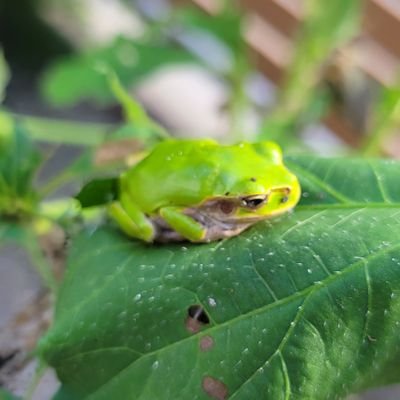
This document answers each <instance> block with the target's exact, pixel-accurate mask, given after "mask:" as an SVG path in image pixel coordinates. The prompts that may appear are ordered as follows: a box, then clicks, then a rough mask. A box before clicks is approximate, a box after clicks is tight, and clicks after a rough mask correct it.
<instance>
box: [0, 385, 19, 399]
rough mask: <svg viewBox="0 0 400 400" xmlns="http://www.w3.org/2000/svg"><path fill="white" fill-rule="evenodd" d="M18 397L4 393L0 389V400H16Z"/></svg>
mask: <svg viewBox="0 0 400 400" xmlns="http://www.w3.org/2000/svg"><path fill="white" fill-rule="evenodd" d="M18 399H19V397H16V396H13V395H12V394H11V393H9V392H6V391H5V390H3V389H1V388H0V400H18Z"/></svg>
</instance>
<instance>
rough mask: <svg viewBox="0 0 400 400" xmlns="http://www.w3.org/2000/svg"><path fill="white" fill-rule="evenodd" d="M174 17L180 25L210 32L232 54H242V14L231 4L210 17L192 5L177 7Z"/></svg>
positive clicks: (243, 44) (243, 43)
mask: <svg viewBox="0 0 400 400" xmlns="http://www.w3.org/2000/svg"><path fill="white" fill-rule="evenodd" d="M175 17H176V18H177V20H178V21H179V23H180V24H181V26H182V27H184V28H186V29H189V30H193V29H199V30H201V31H204V32H206V33H208V34H211V35H212V36H214V38H215V39H216V40H218V41H219V42H221V43H222V44H223V45H225V46H226V47H227V48H228V49H229V50H230V51H231V53H232V55H233V56H236V57H238V56H243V50H244V46H245V42H244V40H243V32H242V23H243V16H242V14H241V13H240V11H239V10H238V9H237V8H236V7H234V6H233V5H232V4H230V6H229V7H226V8H223V9H222V10H221V11H220V12H218V13H217V14H216V15H213V16H212V17H211V16H210V15H207V14H206V13H205V12H203V11H201V10H199V9H198V8H194V7H186V8H182V9H179V10H178V11H176V12H175ZM174 21H175V20H174Z"/></svg>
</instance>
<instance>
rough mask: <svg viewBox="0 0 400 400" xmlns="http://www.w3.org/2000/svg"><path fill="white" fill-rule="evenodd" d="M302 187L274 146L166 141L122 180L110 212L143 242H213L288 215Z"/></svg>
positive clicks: (132, 234) (122, 225)
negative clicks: (267, 220) (280, 215)
mask: <svg viewBox="0 0 400 400" xmlns="http://www.w3.org/2000/svg"><path fill="white" fill-rule="evenodd" d="M299 198H300V185H299V182H298V180H297V178H296V176H295V175H294V174H293V173H291V172H290V171H289V170H288V169H287V168H286V167H285V166H284V165H283V161H282V153H281V150H280V148H279V147H278V145H277V144H275V143H273V142H260V143H254V144H251V143H239V144H235V145H230V146H228V145H226V146H225V145H220V144H218V143H217V142H215V141H213V140H211V139H203V140H173V139H171V140H166V141H164V142H162V143H160V144H158V145H156V146H155V148H154V149H153V150H152V151H151V152H150V153H149V154H148V155H147V156H146V157H145V158H144V159H142V160H141V161H140V162H139V163H138V164H136V165H135V166H133V167H132V168H131V169H129V170H127V171H126V172H124V173H123V174H122V175H121V176H120V179H119V196H118V200H117V201H115V202H113V203H111V204H110V206H109V213H110V215H111V217H112V218H113V219H114V220H115V221H116V222H117V223H118V225H119V226H120V228H121V229H122V230H123V231H124V232H125V233H126V234H127V235H129V236H131V237H134V238H138V239H141V240H144V241H146V242H153V241H157V242H170V241H180V240H189V241H191V242H209V241H212V240H217V239H222V238H227V237H231V236H234V235H237V234H239V233H240V232H242V231H243V230H244V229H246V228H248V227H249V226H251V225H253V224H254V223H256V222H257V221H260V220H264V219H266V218H270V217H273V216H275V215H279V214H282V213H284V212H287V211H289V210H291V209H292V208H293V207H294V206H295V205H296V204H297V202H298V201H299Z"/></svg>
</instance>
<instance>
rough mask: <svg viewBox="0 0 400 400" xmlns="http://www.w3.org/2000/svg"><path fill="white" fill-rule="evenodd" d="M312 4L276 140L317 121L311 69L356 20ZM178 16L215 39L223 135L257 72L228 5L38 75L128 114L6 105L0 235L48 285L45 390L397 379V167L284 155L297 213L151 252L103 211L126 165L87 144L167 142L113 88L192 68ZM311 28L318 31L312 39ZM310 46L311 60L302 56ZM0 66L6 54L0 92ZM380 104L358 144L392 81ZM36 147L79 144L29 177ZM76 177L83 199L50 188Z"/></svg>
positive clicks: (385, 104)
mask: <svg viewBox="0 0 400 400" xmlns="http://www.w3.org/2000/svg"><path fill="white" fill-rule="evenodd" d="M310 4H311V5H313V6H314V7H316V8H315V10H314V11H315V13H311V14H312V15H313V16H314V18H315V19H312V20H311V21H310V22H309V25H306V29H305V33H303V35H304V36H303V40H304V41H303V44H302V45H299V48H298V52H297V57H296V58H295V62H294V64H293V66H292V69H291V75H290V78H289V79H288V80H287V82H288V83H287V85H286V89H285V91H284V92H283V93H284V94H283V95H282V103H281V105H280V106H279V105H278V106H277V108H276V111H275V112H274V113H273V114H272V116H271V118H270V119H269V120H266V122H265V124H264V127H263V129H261V130H260V132H259V136H258V137H268V138H271V137H274V138H276V139H279V140H280V141H281V142H282V143H283V144H284V145H287V144H288V143H289V142H291V141H292V140H293V135H294V133H293V129H294V127H296V126H298V124H299V121H300V122H302V121H313V120H318V119H319V118H321V115H322V114H323V112H322V111H321V109H320V108H318V110H317V112H314V111H315V109H314V108H313V107H314V105H315V104H316V103H318V104H321V102H322V103H324V102H325V101H326V102H327V103H329V101H330V100H329V99H326V98H325V94H326V93H325V92H324V90H322V89H321V87H320V85H319V83H318V82H317V81H318V79H317V80H315V79H314V78H315V76H319V71H320V69H321V63H324V62H325V60H326V59H327V57H329V56H330V54H331V52H332V50H333V49H334V48H335V47H336V46H338V45H340V44H341V43H343V41H344V40H347V39H348V38H349V37H351V35H352V33H353V32H354V30H355V27H357V24H358V13H357V12H356V7H357V6H358V5H357V4H356V2H354V3H353V2H350V3H349V2H344V1H341V2H337V3H335V5H330V6H329V7H333V8H334V11H335V12H332V13H331V14H330V17H331V18H329V21H326V20H325V19H324V18H325V17H326V15H325V14H324V13H323V9H322V8H321V6H320V5H319V3H318V2H310ZM335 7H338V8H337V9H335ZM346 7H347V8H346ZM346 10H347V11H346ZM343 11H346V12H344V13H343ZM343 16H344V17H343ZM323 17H324V18H323ZM321 18H322V19H321ZM176 21H181V23H182V24H186V25H187V26H188V27H191V28H196V29H203V30H206V31H208V32H210V33H212V34H214V35H216V36H217V37H218V38H219V40H221V41H222V42H223V43H225V45H226V46H227V48H229V49H230V51H231V54H232V55H233V57H232V60H233V62H232V63H231V64H230V68H228V70H225V71H213V72H214V73H215V74H217V75H218V76H219V77H220V78H221V79H224V80H226V82H229V83H230V88H231V98H230V101H229V102H228V103H229V104H228V106H229V107H228V109H229V110H230V116H231V121H232V127H233V128H232V129H233V130H234V131H235V132H234V135H232V136H233V137H232V138H231V139H232V140H235V139H236V138H237V137H238V132H239V131H240V128H238V127H240V125H241V122H240V115H241V113H242V112H243V110H244V109H245V108H246V107H247V106H248V105H249V104H251V101H250V100H249V99H248V97H247V94H246V91H245V90H244V87H245V81H246V79H247V77H248V76H249V74H251V71H252V67H251V65H250V62H249V61H248V59H247V58H245V56H244V55H245V50H244V47H243V46H244V43H243V41H242V39H241V31H240V29H241V26H242V19H241V18H240V16H239V15H238V14H237V12H236V11H235V10H233V11H232V10H229V9H226V8H225V9H223V11H222V12H221V14H219V15H218V16H217V17H215V19H214V20H210V19H209V17H208V16H206V15H204V14H201V13H199V12H198V11H187V10H185V11H183V12H177V13H176V14H174V15H172V16H170V19H168V20H167V21H162V23H149V30H148V31H147V32H146V35H145V36H144V38H143V39H142V41H140V42H139V43H132V41H131V40H128V39H126V38H123V37H121V38H119V39H116V40H115V42H113V43H112V44H111V45H110V46H108V47H106V48H104V49H99V50H96V49H93V50H91V51H89V52H88V53H87V54H78V55H75V56H73V57H70V58H69V59H68V60H64V61H60V62H59V63H57V64H56V65H55V66H53V67H52V68H51V69H49V70H48V72H47V74H46V75H45V78H44V80H43V82H42V87H43V91H44V93H45V95H46V96H47V98H48V99H50V100H51V101H52V102H54V103H57V104H60V105H66V104H72V103H74V102H76V101H78V100H81V99H83V98H87V97H93V98H95V99H97V101H99V102H103V103H107V102H112V101H115V100H116V101H117V102H118V103H119V104H120V105H121V106H122V108H123V111H124V116H125V120H124V122H123V123H121V124H120V125H119V126H112V125H102V124H100V125H98V124H82V123H78V122H65V121H57V120H54V121H52V120H47V119H43V118H33V117H28V116H17V115H14V114H12V113H10V112H9V111H8V110H6V109H5V108H4V107H3V108H2V109H1V110H0V237H1V243H2V244H4V243H7V242H10V241H14V242H17V243H19V244H21V246H23V247H25V248H26V249H27V250H28V252H29V254H30V255H31V256H32V260H33V263H34V265H36V266H37V268H38V272H39V274H40V275H41V276H42V278H43V280H44V282H45V283H46V284H47V285H48V286H49V287H50V288H51V289H52V290H53V292H54V295H55V298H56V311H55V320H54V324H53V326H52V328H51V329H50V331H49V332H48V333H47V334H46V335H45V336H44V338H43V339H42V340H41V342H40V344H39V347H38V350H37V354H38V355H39V357H40V358H41V359H42V360H45V361H46V362H47V363H48V364H49V365H50V366H52V367H54V368H55V369H56V371H57V374H58V376H59V378H60V380H61V383H62V387H61V389H60V391H59V393H58V394H57V395H56V397H55V398H57V399H64V400H65V399H71V400H79V399H83V398H89V399H103V398H104V399H109V398H123V399H125V398H126V399H129V398H132V399H165V398H168V399H169V398H181V399H193V398H198V399H209V398H216V399H225V398H231V399H251V398H264V399H273V400H277V399H298V400H305V399H336V398H342V397H343V396H345V395H347V394H349V393H353V392H358V391H361V390H364V389H366V388H369V387H373V386H378V385H384V384H390V383H394V382H398V380H399V378H398V376H399V367H398V362H397V359H398V357H399V351H400V346H399V345H400V342H399V339H398V329H399V324H400V302H399V298H400V268H399V266H400V246H399V237H400V228H399V226H400V223H399V222H400V220H399V218H400V217H399V216H400V210H399V207H400V195H399V191H398V181H399V179H400V164H399V163H398V162H394V161H385V160H376V159H375V160H372V159H362V158H356V157H353V158H341V159H339V158H336V159H323V158H320V157H317V156H315V155H305V156H299V155H297V156H296V155H290V154H289V155H287V157H286V161H285V162H286V164H287V165H288V167H289V168H290V169H291V170H292V171H293V172H294V173H296V175H297V176H298V177H299V179H300V181H301V185H302V190H303V197H302V199H301V202H300V204H299V205H298V206H297V207H296V209H295V211H294V212H293V213H292V214H291V215H286V216H283V217H281V218H279V219H275V220H272V221H270V222H266V223H260V224H258V225H257V226H256V227H254V228H252V229H251V230H249V231H247V232H245V233H244V234H241V235H239V236H237V237H235V238H233V239H230V240H224V241H220V242H214V243H210V244H207V245H194V244H186V243H183V244H170V245H145V244H143V243H140V242H138V241H131V240H129V239H128V238H126V237H124V236H123V235H122V234H121V233H120V232H119V231H117V230H116V229H115V227H114V226H113V225H112V224H111V223H110V222H109V221H107V219H105V218H104V215H105V213H104V209H103V205H104V203H106V202H107V201H109V200H110V198H112V197H110V195H112V194H113V192H115V185H114V184H115V179H114V178H115V176H117V175H118V173H119V172H120V170H121V168H123V167H124V161H125V160H117V162H114V163H111V164H107V165H104V164H99V163H98V162H97V158H98V157H97V156H98V154H99V150H101V149H102V148H104V146H113V145H115V144H118V143H120V144H121V143H122V144H123V145H125V144H126V140H129V141H133V142H134V143H135V146H136V147H135V149H136V150H137V151H142V150H143V149H146V148H147V147H149V146H151V145H152V144H153V143H154V142H155V141H157V140H163V139H164V138H165V137H166V135H168V134H167V133H166V132H165V131H164V129H163V128H162V127H160V126H159V125H158V124H157V123H155V122H154V121H153V120H152V119H151V118H150V117H149V116H148V115H147V113H146V112H145V111H144V110H143V109H142V108H141V106H140V105H139V104H138V103H137V102H135V101H134V100H133V99H131V97H130V96H129V94H128V93H127V92H126V91H125V89H124V88H125V87H126V86H128V85H132V84H133V85H134V84H135V83H137V82H139V81H140V80H141V79H142V78H143V77H144V76H147V74H149V73H151V71H154V70H155V69H156V68H159V66H160V65H166V64H170V63H173V62H188V61H189V62H196V63H199V60H198V59H197V58H196V57H195V56H194V55H193V54H190V53H188V52H187V51H186V50H185V49H184V48H182V47H180V46H179V47H178V48H175V46H177V43H176V40H175V39H174V38H173V39H171V38H170V37H169V36H168V35H165V37H164V36H163V32H164V28H165V27H168V26H170V25H173V24H174V23H176ZM337 27H340V28H342V29H336V28H337ZM314 30H321V32H323V33H324V35H321V37H320V38H319V40H316V39H315V37H314V36H313V35H311V34H310V32H312V31H314ZM154 38H155V39H154ZM172 47H174V50H172ZM309 48H311V49H314V50H315V51H312V52H311V53H312V55H313V57H307V56H305V54H306V55H307V54H308V53H309V52H310V51H309ZM155 50H156V51H155ZM132 55H135V57H136V58H132ZM8 76H9V72H8V68H7V66H6V64H5V62H4V61H3V59H2V57H0V98H2V97H3V96H2V94H3V90H4V88H5V87H6V83H7V81H8ZM78 78H79V79H78ZM306 78H307V79H306ZM304 91H305V92H307V96H306V99H305V100H306V101H304V104H302V101H303V97H301V96H300V95H301V94H302V93H303V92H304ZM321 98H322V100H321ZM382 99H383V100H382V102H381V103H380V106H378V107H376V110H375V112H374V114H375V118H374V120H375V124H376V130H375V132H378V133H375V134H373V135H372V136H371V139H369V140H370V141H371V142H373V143H372V144H371V142H369V143H367V144H366V145H365V151H366V152H368V151H372V150H371V149H373V151H374V152H376V150H377V149H378V148H379V147H380V143H381V140H382V137H383V136H385V135H386V134H387V132H388V131H390V130H391V129H392V128H393V126H394V125H395V122H396V121H397V119H398V115H397V114H398V110H397V108H398V89H396V88H392V89H388V91H387V92H384V94H383V96H382ZM324 104H325V103H324ZM322 108H323V107H322ZM310 109H312V110H311V111H310ZM323 109H324V108H323ZM388 116H389V118H388ZM271 130H272V132H271ZM55 132H56V133H57V134H58V135H55V134H54V133H55ZM275 132H278V135H276V133H275ZM382 132H383V133H382ZM36 140H40V141H46V142H49V143H52V144H53V145H59V144H63V143H69V144H71V143H73V144H75V145H80V146H81V148H82V154H81V155H80V156H79V157H78V158H77V159H76V160H74V162H72V163H71V165H69V166H68V167H67V168H66V169H64V170H63V171H62V172H61V173H60V174H57V175H56V176H54V177H53V178H51V179H50V180H49V181H47V182H45V183H43V184H40V185H39V184H38V183H37V179H36V177H37V176H38V174H40V170H41V168H42V167H43V165H44V163H45V162H46V157H45V156H44V154H43V153H42V152H40V151H39V150H38V146H37V145H36V142H35V141H36ZM121 161H122V162H121ZM71 181H72V182H74V183H75V184H77V185H78V186H79V187H81V188H82V187H83V189H82V190H81V192H80V194H79V196H78V200H79V201H80V203H81V207H79V206H77V201H78V200H77V199H76V198H70V197H67V198H62V199H59V200H57V201H54V200H50V199H49V197H48V196H49V195H50V194H52V193H53V192H54V191H55V190H57V189H58V188H59V187H61V186H62V185H64V184H65V183H67V182H71ZM86 182H89V184H88V185H86V186H84V183H86ZM93 206H95V207H93ZM60 226H61V227H62V228H63V229H64V230H65V231H66V232H68V234H69V235H70V237H71V240H72V245H71V247H70V248H69V249H68V261H67V269H66V274H65V277H64V279H63V280H62V282H61V286H60V288H58V284H59V283H58V282H57V281H56V279H55V278H54V276H53V274H52V269H51V266H50V265H49V262H48V260H46V258H45V257H44V256H43V253H42V251H41V248H40V245H39V238H40V236H41V235H43V234H48V233H51V232H52V229H54V227H60ZM1 396H7V395H3V394H2V393H1V394H0V397H1ZM6 398H7V397H6Z"/></svg>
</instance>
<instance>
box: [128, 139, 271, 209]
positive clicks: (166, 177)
mask: <svg viewBox="0 0 400 400" xmlns="http://www.w3.org/2000/svg"><path fill="white" fill-rule="evenodd" d="M270 162H271V160H268V159H266V158H265V155H260V154H258V152H257V151H255V148H254V146H253V145H251V144H248V143H244V144H240V145H234V146H221V145H219V144H218V143H217V142H215V141H213V140H210V139H205V140H167V141H165V142H162V143H160V144H158V145H157V146H156V147H155V148H154V149H153V151H152V152H151V153H150V154H149V155H148V156H147V157H146V158H145V159H143V160H142V161H141V162H140V163H139V164H137V165H136V166H135V167H133V168H132V169H131V170H129V171H128V172H127V173H126V174H124V176H123V178H122V179H123V181H124V182H125V185H126V187H127V189H128V190H129V192H130V193H131V195H132V197H133V199H134V201H135V202H136V203H137V204H138V205H139V206H140V208H141V209H142V210H143V211H145V212H148V213H151V212H152V211H155V210H157V209H158V208H160V207H163V206H168V205H174V206H179V205H181V206H186V205H195V204H198V203H200V202H201V201H203V200H204V199H205V198H207V197H213V196H222V195H224V194H225V193H227V192H229V191H230V190H231V189H232V187H233V186H234V185H235V184H236V183H237V182H238V181H240V180H248V179H249V177H252V176H254V175H253V174H257V171H259V170H260V168H261V167H262V166H263V165H264V164H265V163H270Z"/></svg>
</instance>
